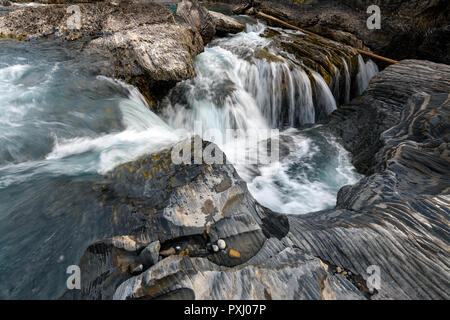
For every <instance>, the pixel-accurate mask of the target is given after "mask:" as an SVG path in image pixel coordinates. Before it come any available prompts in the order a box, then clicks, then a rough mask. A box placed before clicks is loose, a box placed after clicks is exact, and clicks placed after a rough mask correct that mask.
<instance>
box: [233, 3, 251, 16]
mask: <svg viewBox="0 0 450 320" xmlns="http://www.w3.org/2000/svg"><path fill="white" fill-rule="evenodd" d="M248 9H250V4H241V5H238V6H236V7H234V8H233V13H234V14H245V13H246V11H247V10H248Z"/></svg>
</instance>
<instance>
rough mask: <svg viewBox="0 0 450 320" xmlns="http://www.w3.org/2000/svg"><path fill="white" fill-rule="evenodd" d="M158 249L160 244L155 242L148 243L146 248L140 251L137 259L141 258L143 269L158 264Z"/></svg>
mask: <svg viewBox="0 0 450 320" xmlns="http://www.w3.org/2000/svg"><path fill="white" fill-rule="evenodd" d="M160 249H161V244H160V242H159V241H155V242H152V243H150V244H149V245H148V246H147V247H145V248H144V250H142V252H141V253H140V255H139V257H140V258H141V261H142V263H143V265H144V267H145V268H148V267H150V266H152V265H154V264H157V263H158V259H159V250H160Z"/></svg>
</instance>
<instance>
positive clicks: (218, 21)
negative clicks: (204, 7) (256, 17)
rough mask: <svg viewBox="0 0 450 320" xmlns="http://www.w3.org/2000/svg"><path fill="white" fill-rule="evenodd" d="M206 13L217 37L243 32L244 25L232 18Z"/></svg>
mask: <svg viewBox="0 0 450 320" xmlns="http://www.w3.org/2000/svg"><path fill="white" fill-rule="evenodd" d="M208 13H209V15H210V16H211V17H212V20H213V22H214V25H215V28H216V33H217V34H218V35H226V34H228V33H239V32H241V31H244V30H245V25H244V24H242V23H240V22H239V21H238V20H236V19H234V18H231V17H229V16H226V15H224V14H222V13H219V12H215V11H211V10H209V11H208Z"/></svg>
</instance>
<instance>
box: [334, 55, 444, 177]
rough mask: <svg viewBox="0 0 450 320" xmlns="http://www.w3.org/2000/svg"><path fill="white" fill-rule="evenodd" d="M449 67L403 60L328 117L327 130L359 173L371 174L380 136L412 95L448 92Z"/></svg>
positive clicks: (395, 118) (377, 77) (395, 122)
mask: <svg viewBox="0 0 450 320" xmlns="http://www.w3.org/2000/svg"><path fill="white" fill-rule="evenodd" d="M448 79H450V66H448V65H444V64H436V63H433V62H427V61H418V60H405V61H401V62H400V63H398V64H395V65H392V66H390V67H388V68H386V69H385V70H384V71H383V72H381V73H379V74H378V75H377V76H376V77H375V78H373V79H372V81H371V83H370V86H369V88H368V89H367V90H366V91H365V92H364V94H363V95H362V96H361V97H359V98H357V99H354V100H353V101H352V102H351V103H350V104H349V105H345V106H341V107H340V108H339V109H338V110H336V111H335V112H334V113H333V114H332V115H331V116H330V123H329V127H330V129H331V130H332V131H333V132H334V133H335V134H336V135H337V136H340V137H341V138H342V142H343V144H344V147H345V148H346V149H347V150H349V151H350V152H351V153H352V155H353V159H352V162H353V164H354V165H355V167H356V168H357V169H358V171H359V172H361V173H366V174H367V173H372V172H374V167H375V166H376V162H377V161H376V158H375V154H376V153H377V152H378V151H379V150H380V148H381V146H382V142H381V140H380V136H381V134H382V133H383V132H384V131H385V130H388V129H389V128H391V127H393V126H395V125H397V124H398V123H399V122H400V121H401V114H402V112H403V110H404V108H405V105H406V104H407V103H408V100H409V99H410V98H411V97H412V96H413V95H414V94H416V93H427V94H434V93H447V92H450V83H449V81H448Z"/></svg>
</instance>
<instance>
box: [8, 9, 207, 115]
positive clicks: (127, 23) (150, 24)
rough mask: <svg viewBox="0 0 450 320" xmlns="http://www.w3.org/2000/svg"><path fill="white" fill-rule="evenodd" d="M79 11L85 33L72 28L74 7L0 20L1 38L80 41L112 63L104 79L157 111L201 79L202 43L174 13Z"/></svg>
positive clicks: (21, 11) (85, 49) (14, 13)
mask: <svg viewBox="0 0 450 320" xmlns="http://www.w3.org/2000/svg"><path fill="white" fill-rule="evenodd" d="M77 5H78V6H79V8H80V13H81V24H80V28H79V29H74V28H71V26H70V25H68V21H69V18H70V17H71V16H72V15H73V14H74V12H73V11H70V10H69V12H68V7H69V5H48V6H37V7H26V8H19V9H16V10H14V11H12V12H11V13H10V14H8V15H0V38H2V37H3V38H14V39H19V40H22V39H37V38H40V39H43V38H44V39H55V38H56V39H65V40H68V41H74V40H79V41H78V42H80V43H81V45H80V46H79V47H80V48H81V49H82V52H83V53H86V54H98V55H100V56H103V57H105V58H106V59H107V60H108V63H107V64H105V65H104V66H103V68H101V70H100V72H101V73H102V74H104V75H106V76H111V77H115V78H120V79H123V80H125V81H126V82H128V83H131V84H133V85H135V86H137V87H138V88H139V89H140V91H141V92H142V93H143V94H144V96H145V97H146V98H147V101H148V102H149V104H150V105H151V106H152V107H155V106H156V105H157V101H158V100H159V98H161V97H162V96H164V94H165V93H166V92H167V91H168V90H169V89H170V88H171V87H173V86H174V84H176V83H177V82H179V81H182V80H186V79H189V78H192V77H194V76H195V70H194V62H193V59H194V58H195V56H196V55H198V54H199V53H200V52H202V51H203V41H202V38H201V36H200V34H199V32H198V31H197V30H196V29H194V28H192V27H191V26H189V25H188V24H186V23H180V22H178V21H177V19H176V18H175V15H174V14H173V12H172V11H171V10H169V9H167V8H165V7H163V6H161V5H158V4H154V3H148V2H140V1H122V2H120V4H114V3H109V2H104V3H85V4H84V3H82V4H77Z"/></svg>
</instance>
